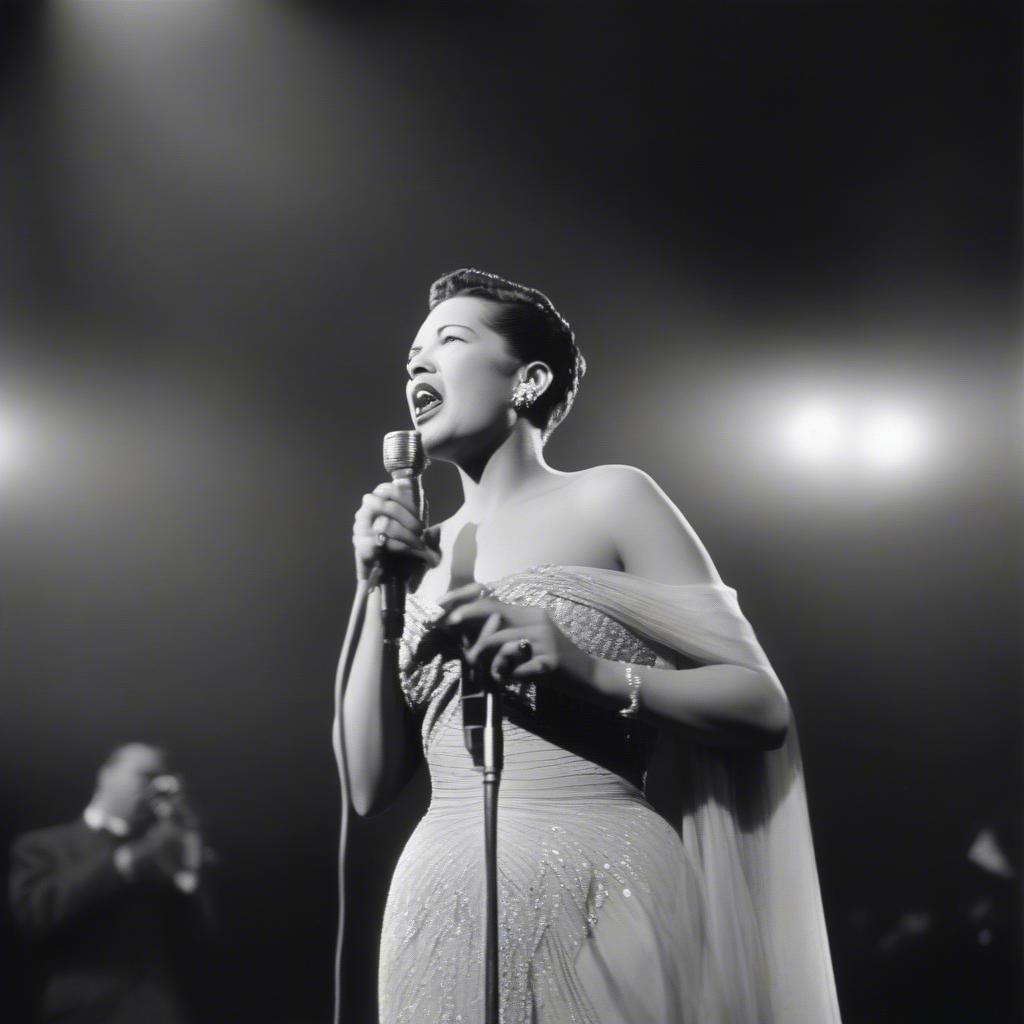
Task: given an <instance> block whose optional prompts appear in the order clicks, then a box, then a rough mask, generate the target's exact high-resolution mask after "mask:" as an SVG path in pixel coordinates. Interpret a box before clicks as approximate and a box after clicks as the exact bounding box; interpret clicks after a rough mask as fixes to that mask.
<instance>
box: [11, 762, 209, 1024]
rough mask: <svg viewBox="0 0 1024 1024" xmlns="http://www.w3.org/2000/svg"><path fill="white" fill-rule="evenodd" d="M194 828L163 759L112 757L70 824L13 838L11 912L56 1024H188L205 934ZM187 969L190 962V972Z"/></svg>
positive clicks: (205, 905)
mask: <svg viewBox="0 0 1024 1024" xmlns="http://www.w3.org/2000/svg"><path fill="white" fill-rule="evenodd" d="M202 849H203V847H202V841H201V838H200V834H199V829H198V823H197V822H196V820H195V816H194V814H193V813H192V811H191V809H190V808H189V807H188V805H187V803H186V802H185V800H184V793H183V790H182V788H181V782H180V779H178V777H177V776H173V775H169V774H168V771H167V758H166V755H165V754H164V752H163V751H162V750H160V749H159V748H157V747H153V746H150V745H148V744H144V743H129V744H126V745H125V746H121V747H118V748H117V749H116V750H115V751H114V752H113V753H112V754H111V755H110V757H109V758H108V759H107V761H106V763H105V764H104V765H103V766H102V768H101V769H100V772H99V776H98V780H97V787H96V792H95V794H94V796H93V798H92V800H91V802H90V803H89V806H88V807H87V808H86V809H85V812H84V814H82V815H81V816H80V817H79V818H76V819H75V820H74V821H71V822H68V823H67V824H63V825H56V826H54V827H52V828H46V829H41V830H39V831H35V832H29V833H27V834H25V835H22V836H19V837H18V838H17V839H16V840H15V841H14V844H13V846H12V848H11V877H10V898H11V910H12V914H13V917H14V921H15V924H16V925H17V927H18V929H19V930H20V931H21V932H22V933H23V934H24V935H25V936H26V937H27V939H28V940H29V941H30V942H31V961H32V963H33V965H34V966H35V967H37V968H38V969H39V973H41V975H42V978H41V982H42V993H41V1000H40V1007H39V1009H40V1017H41V1019H42V1020H44V1021H50V1020H52V1021H57V1020H59V1021H60V1022H61V1024H186V1022H190V1021H192V1020H194V1019H195V1018H194V1014H193V1011H192V1009H191V1006H190V1004H192V1003H194V1002H195V1000H194V998H190V992H189V990H190V988H194V987H195V982H196V979H195V978H194V977H192V975H193V974H194V970H193V968H194V967H195V966H196V965H195V963H194V961H196V960H197V958H199V957H201V956H202V951H203V945H204V943H205V939H206V937H207V935H208V932H209V928H210V925H211V914H210V909H209V902H208V893H207V887H206V886H205V885H204V884H203V881H202V860H203V856H202ZM189 961H193V963H190V962H189Z"/></svg>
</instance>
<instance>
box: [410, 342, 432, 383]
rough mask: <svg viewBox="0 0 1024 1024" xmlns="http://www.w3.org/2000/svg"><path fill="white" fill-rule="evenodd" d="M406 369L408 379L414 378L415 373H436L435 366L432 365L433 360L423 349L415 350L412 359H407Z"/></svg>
mask: <svg viewBox="0 0 1024 1024" xmlns="http://www.w3.org/2000/svg"><path fill="white" fill-rule="evenodd" d="M408 371H409V379H410V380H415V378H416V374H418V373H436V372H437V368H436V367H435V366H434V364H433V362H432V361H431V360H430V358H429V357H428V355H427V353H426V351H425V350H424V349H420V351H419V352H417V353H416V355H414V356H413V357H412V359H410V360H409V365H408Z"/></svg>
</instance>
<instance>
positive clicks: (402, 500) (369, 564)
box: [352, 480, 441, 580]
mask: <svg viewBox="0 0 1024 1024" xmlns="http://www.w3.org/2000/svg"><path fill="white" fill-rule="evenodd" d="M352 547H353V549H354V550H355V556H356V575H357V576H358V578H359V579H361V580H365V579H367V578H368V577H369V575H370V572H371V571H372V570H373V567H374V566H375V565H377V564H378V563H379V561H380V558H381V555H382V554H383V553H384V552H387V553H388V554H389V555H394V556H398V557H409V558H416V559H419V560H420V561H422V562H424V563H425V564H426V566H427V567H429V568H433V567H434V566H436V565H439V564H440V562H441V556H440V554H439V553H438V552H437V551H435V550H434V548H432V547H430V546H429V545H428V544H427V543H426V527H425V524H424V523H423V521H422V520H421V519H420V517H419V514H418V512H417V509H416V505H415V503H414V501H413V496H412V488H411V486H410V484H408V483H407V482H405V481H402V480H388V481H387V482H386V483H383V484H380V485H379V486H378V487H375V488H374V490H373V493H372V494H364V495H363V501H362V504H360V506H359V509H358V510H357V512H356V515H355V520H354V522H353V525H352Z"/></svg>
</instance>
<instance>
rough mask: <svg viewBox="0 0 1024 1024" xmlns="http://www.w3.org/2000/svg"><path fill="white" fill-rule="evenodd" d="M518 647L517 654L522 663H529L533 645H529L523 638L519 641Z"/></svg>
mask: <svg viewBox="0 0 1024 1024" xmlns="http://www.w3.org/2000/svg"><path fill="white" fill-rule="evenodd" d="M518 646H519V653H520V654H521V655H522V657H523V661H529V660H530V658H532V657H533V644H531V643H530V641H529V640H527V639H526V637H525V636H524V637H523V639H522V640H520V641H519V645H518Z"/></svg>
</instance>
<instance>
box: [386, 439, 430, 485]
mask: <svg viewBox="0 0 1024 1024" xmlns="http://www.w3.org/2000/svg"><path fill="white" fill-rule="evenodd" d="M424 462H425V460H424V458H423V439H422V438H421V437H420V435H419V431H418V430H392V431H391V432H390V433H388V434H385V435H384V468H385V469H386V470H387V471H388V472H389V473H391V474H394V473H397V472H402V471H403V470H404V471H405V472H407V473H408V472H411V473H412V474H413V476H419V475H420V473H422V472H423V468H424Z"/></svg>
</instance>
